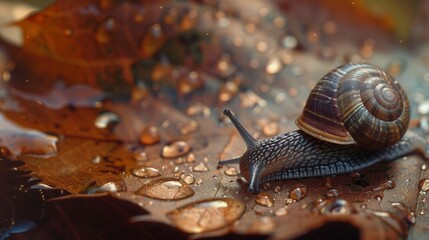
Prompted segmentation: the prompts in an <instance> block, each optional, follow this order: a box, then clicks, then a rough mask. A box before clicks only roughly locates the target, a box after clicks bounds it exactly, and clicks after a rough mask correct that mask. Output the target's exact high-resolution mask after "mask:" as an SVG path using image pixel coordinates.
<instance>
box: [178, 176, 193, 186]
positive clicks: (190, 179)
mask: <svg viewBox="0 0 429 240" xmlns="http://www.w3.org/2000/svg"><path fill="white" fill-rule="evenodd" d="M180 178H181V179H182V180H183V181H184V182H185V183H187V184H189V185H190V184H193V183H194V182H195V178H194V177H193V176H192V175H187V174H183V175H182V176H180Z"/></svg>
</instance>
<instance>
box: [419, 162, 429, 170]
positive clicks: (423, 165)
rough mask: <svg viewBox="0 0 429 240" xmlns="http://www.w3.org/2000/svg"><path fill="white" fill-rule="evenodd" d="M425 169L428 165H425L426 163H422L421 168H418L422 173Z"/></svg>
mask: <svg viewBox="0 0 429 240" xmlns="http://www.w3.org/2000/svg"><path fill="white" fill-rule="evenodd" d="M427 168H428V165H426V163H423V164H422V166H421V167H420V169H421V170H422V171H424V170H426V169H427Z"/></svg>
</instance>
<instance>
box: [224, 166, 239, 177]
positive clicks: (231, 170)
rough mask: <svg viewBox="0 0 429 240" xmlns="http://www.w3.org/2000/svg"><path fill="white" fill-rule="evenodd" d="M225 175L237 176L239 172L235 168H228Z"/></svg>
mask: <svg viewBox="0 0 429 240" xmlns="http://www.w3.org/2000/svg"><path fill="white" fill-rule="evenodd" d="M224 173H225V174H226V175H228V176H237V170H236V169H235V168H233V167H227V168H226V169H225V172H224Z"/></svg>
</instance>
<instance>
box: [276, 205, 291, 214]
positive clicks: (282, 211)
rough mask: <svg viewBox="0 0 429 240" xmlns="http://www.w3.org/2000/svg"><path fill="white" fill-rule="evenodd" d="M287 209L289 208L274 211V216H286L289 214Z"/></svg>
mask: <svg viewBox="0 0 429 240" xmlns="http://www.w3.org/2000/svg"><path fill="white" fill-rule="evenodd" d="M287 208H288V207H287V206H284V207H281V208H278V209H276V210H275V211H274V215H276V216H284V215H286V214H287V213H288V211H287Z"/></svg>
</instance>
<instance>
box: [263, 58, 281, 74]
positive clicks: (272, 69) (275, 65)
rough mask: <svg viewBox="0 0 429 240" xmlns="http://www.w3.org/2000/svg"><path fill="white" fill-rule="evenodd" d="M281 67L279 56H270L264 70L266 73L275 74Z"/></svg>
mask: <svg viewBox="0 0 429 240" xmlns="http://www.w3.org/2000/svg"><path fill="white" fill-rule="evenodd" d="M281 69H282V63H281V61H280V59H279V58H277V57H272V58H270V59H269V60H268V62H267V65H266V66H265V71H266V72H267V73H268V74H276V73H278V72H280V70H281Z"/></svg>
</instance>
